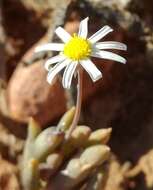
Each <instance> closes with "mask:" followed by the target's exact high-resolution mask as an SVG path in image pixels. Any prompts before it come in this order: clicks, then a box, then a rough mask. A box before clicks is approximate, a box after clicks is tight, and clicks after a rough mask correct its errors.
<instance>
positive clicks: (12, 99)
mask: <svg viewBox="0 0 153 190" xmlns="http://www.w3.org/2000/svg"><path fill="white" fill-rule="evenodd" d="M46 74H47V73H46V71H45V69H44V67H43V64H42V63H40V62H39V63H35V64H33V65H30V66H27V67H26V66H19V67H18V68H17V69H16V71H15V72H14V74H13V75H12V77H11V79H10V82H9V84H8V89H7V99H8V107H9V110H10V114H11V117H13V118H14V119H16V120H18V121H21V122H27V121H28V119H29V117H34V118H35V119H36V120H37V121H38V122H39V123H40V124H42V125H45V124H46V123H48V122H49V121H52V120H54V119H56V118H58V117H59V116H60V115H61V114H63V113H64V111H65V109H66V105H65V95H64V91H63V88H62V86H61V84H60V83H59V81H58V80H56V81H55V82H54V84H53V85H49V84H48V83H47V82H46Z"/></svg>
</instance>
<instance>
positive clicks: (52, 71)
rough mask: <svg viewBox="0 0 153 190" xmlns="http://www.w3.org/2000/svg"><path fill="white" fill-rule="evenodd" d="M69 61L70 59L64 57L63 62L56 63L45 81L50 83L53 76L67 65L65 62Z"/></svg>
mask: <svg viewBox="0 0 153 190" xmlns="http://www.w3.org/2000/svg"><path fill="white" fill-rule="evenodd" d="M70 62H71V60H69V59H66V60H65V61H63V62H60V63H57V64H56V65H55V66H54V67H53V68H52V69H50V71H49V73H48V75H47V81H48V83H50V84H51V83H52V81H53V79H54V78H55V76H56V75H57V74H58V73H59V72H60V71H61V70H62V69H63V68H64V67H66V66H67V64H69V63H70Z"/></svg>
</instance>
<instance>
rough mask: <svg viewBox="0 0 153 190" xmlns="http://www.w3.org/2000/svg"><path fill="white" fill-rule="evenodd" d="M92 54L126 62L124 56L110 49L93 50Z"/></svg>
mask: <svg viewBox="0 0 153 190" xmlns="http://www.w3.org/2000/svg"><path fill="white" fill-rule="evenodd" d="M91 56H93V57H97V58H102V59H109V60H113V61H117V62H120V63H124V64H125V63H126V59H125V58H124V57H121V56H120V55H117V54H116V53H112V52H108V51H100V50H99V51H98V50H97V51H95V52H92V54H91Z"/></svg>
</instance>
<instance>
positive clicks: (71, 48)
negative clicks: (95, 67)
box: [63, 34, 91, 61]
mask: <svg viewBox="0 0 153 190" xmlns="http://www.w3.org/2000/svg"><path fill="white" fill-rule="evenodd" d="M63 53H64V55H65V56H67V57H68V58H70V59H72V60H75V61H76V60H81V59H85V58H87V57H88V56H89V55H90V53H91V44H90V43H89V41H88V40H86V39H83V38H81V37H79V36H77V35H76V34H74V35H73V37H72V39H71V40H70V41H69V42H68V43H66V44H65V46H64V52H63Z"/></svg>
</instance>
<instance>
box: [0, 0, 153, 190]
mask: <svg viewBox="0 0 153 190" xmlns="http://www.w3.org/2000/svg"><path fill="white" fill-rule="evenodd" d="M87 16H89V18H90V21H89V31H90V34H92V33H94V32H95V31H97V30H98V29H100V28H101V27H102V26H103V25H105V24H108V25H110V26H111V27H113V28H114V32H113V33H112V34H111V35H108V37H106V38H105V39H106V40H113V41H120V42H123V43H126V44H127V46H128V51H127V52H117V53H120V54H121V55H123V56H124V57H126V59H127V64H126V65H122V64H120V63H115V62H111V61H105V60H97V59H95V60H94V61H95V62H96V64H97V67H99V68H100V69H101V70H102V72H103V78H102V80H100V81H98V82H97V83H95V84H93V83H92V82H91V80H90V78H89V77H88V76H87V74H86V73H84V89H83V105H82V114H81V120H80V123H82V124H86V125H88V126H90V127H91V128H92V129H98V128H108V127H112V129H113V132H112V137H111V140H110V147H111V150H112V154H113V156H112V158H111V161H110V168H109V180H108V182H107V185H106V187H105V190H149V189H153V1H152V0H141V1H140V0H86V1H84V0H80V1H79V0H78V1H68V0H1V1H0V189H2V190H18V189H20V187H19V184H20V182H19V179H18V176H17V170H18V164H17V163H18V158H19V156H20V155H21V153H22V150H23V146H24V142H25V138H26V131H27V122H28V119H29V117H31V116H32V117H33V118H35V119H36V120H37V121H38V122H39V123H40V124H41V126H42V128H45V127H47V126H49V125H53V124H56V123H57V121H58V120H59V118H60V117H61V116H62V114H63V113H64V112H65V111H66V109H67V107H68V106H70V105H72V104H73V103H75V94H76V93H75V92H76V89H75V81H74V87H73V88H72V90H71V92H66V91H64V90H63V88H62V86H61V82H60V76H59V78H57V79H56V81H55V82H54V84H53V85H52V86H50V85H48V84H47V83H46V74H47V73H46V71H45V69H44V67H43V64H44V61H45V60H46V58H47V57H49V56H51V55H52V54H51V53H50V54H43V55H39V57H38V56H35V55H33V49H34V47H35V46H36V45H38V44H41V43H45V42H48V41H58V40H59V39H58V38H57V37H56V36H55V35H54V29H55V27H57V26H59V25H61V26H63V27H64V28H65V29H66V30H67V31H68V32H70V33H71V34H73V33H75V32H77V30H78V25H79V22H80V20H81V19H83V18H85V17H87Z"/></svg>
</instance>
